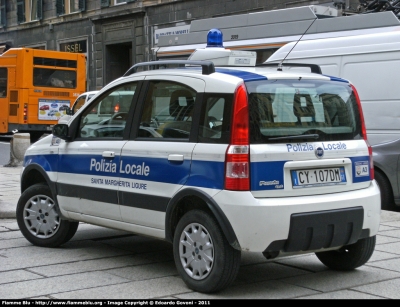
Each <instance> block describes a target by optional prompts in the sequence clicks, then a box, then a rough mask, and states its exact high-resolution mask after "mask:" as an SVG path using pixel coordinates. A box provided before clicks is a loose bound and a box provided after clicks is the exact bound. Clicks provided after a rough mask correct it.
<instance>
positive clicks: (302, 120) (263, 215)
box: [16, 30, 381, 293]
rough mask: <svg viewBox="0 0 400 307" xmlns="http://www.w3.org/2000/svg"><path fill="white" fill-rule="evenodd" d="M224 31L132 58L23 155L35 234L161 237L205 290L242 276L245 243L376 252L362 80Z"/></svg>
mask: <svg viewBox="0 0 400 307" xmlns="http://www.w3.org/2000/svg"><path fill="white" fill-rule="evenodd" d="M220 34H221V33H220V32H219V31H218V30H212V31H210V32H209V38H210V40H209V45H210V47H207V48H205V49H198V50H196V51H195V52H194V53H193V54H192V56H191V57H190V58H189V59H188V60H184V61H153V62H147V63H139V64H136V65H134V66H133V67H132V68H131V69H129V70H128V71H127V72H126V73H125V75H124V76H123V77H121V78H119V79H117V80H115V81H113V82H112V83H110V84H108V85H107V86H105V87H104V88H103V89H102V90H100V91H99V92H98V93H97V94H96V95H95V96H94V97H93V98H92V100H91V101H90V102H89V103H88V104H86V105H84V106H83V107H82V108H81V109H80V110H79V111H78V112H77V113H76V114H74V116H72V117H71V119H70V120H69V121H68V123H67V124H58V125H55V126H54V128H53V134H52V135H49V136H48V137H45V138H43V139H42V140H40V141H38V142H37V143H35V144H33V145H32V146H31V147H30V148H29V149H28V150H27V151H26V154H25V160H24V167H23V170H22V172H21V191H22V195H21V197H20V199H19V202H18V206H17V211H16V213H17V220H18V225H19V227H20V229H21V231H22V233H23V235H24V236H25V237H26V239H27V240H29V241H30V242H31V243H32V244H35V245H38V246H45V247H54V246H59V245H61V244H64V243H66V242H67V241H68V240H70V239H71V238H72V237H73V236H74V234H75V232H76V231H77V228H78V224H79V222H85V223H90V224H95V225H100V226H105V227H110V228H114V229H120V230H124V231H129V232H132V233H136V234H141V235H145V236H150V237H154V238H158V239H162V240H166V241H168V242H171V244H172V246H173V254H174V259H175V264H176V267H177V270H178V272H179V274H180V276H181V277H182V279H183V280H184V282H185V283H186V285H187V286H188V287H189V288H190V289H193V290H195V291H198V292H204V293H210V292H216V291H219V290H222V289H224V288H226V287H228V286H229V285H230V284H231V283H232V282H233V281H234V280H235V278H236V276H237V273H238V270H239V266H240V259H241V252H259V253H262V254H263V255H264V256H265V257H266V258H267V259H275V258H277V257H284V256H288V255H295V254H300V253H315V255H316V256H317V257H318V259H319V260H320V261H321V262H322V263H323V264H324V265H326V266H327V267H329V268H331V269H334V270H352V269H355V268H357V267H359V266H362V265H363V264H365V263H366V262H367V261H368V260H369V259H370V257H371V255H372V253H373V251H374V248H375V238H376V234H377V232H378V228H379V222H380V208H381V206H380V192H379V188H378V187H377V185H376V183H375V180H374V169H373V161H372V152H371V147H370V146H369V145H368V142H367V138H366V131H365V125H364V120H363V113H362V110H361V105H360V100H359V97H358V95H357V91H356V89H355V88H354V86H353V85H352V84H351V82H349V81H347V80H343V79H340V78H335V77H330V76H325V75H322V74H320V73H318V68H319V67H317V66H315V65H309V67H311V68H312V71H316V72H312V71H310V68H304V67H303V68H302V67H296V66H295V64H290V65H291V66H290V67H286V66H285V65H280V66H279V67H277V66H275V67H270V66H267V65H260V66H256V65H255V59H256V56H255V54H254V53H253V52H247V51H232V50H228V49H224V48H223V47H222V44H221V42H220V40H219V35H220ZM170 64H173V65H175V66H174V68H170ZM306 66H307V65H306ZM306 70H308V71H306ZM100 104H101V105H102V108H103V110H104V112H103V114H102V115H104V116H102V117H101V118H99V119H98V120H97V121H96V122H94V121H93V119H91V120H90V121H89V118H91V113H92V112H93V110H98V106H99V105H100Z"/></svg>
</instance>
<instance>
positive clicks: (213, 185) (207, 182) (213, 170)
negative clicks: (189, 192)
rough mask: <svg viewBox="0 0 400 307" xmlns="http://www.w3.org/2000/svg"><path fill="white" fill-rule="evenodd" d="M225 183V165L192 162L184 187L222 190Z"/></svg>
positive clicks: (220, 163) (222, 163)
mask: <svg viewBox="0 0 400 307" xmlns="http://www.w3.org/2000/svg"><path fill="white" fill-rule="evenodd" d="M224 181H225V163H224V162H213V161H199V160H193V161H192V166H191V172H190V177H189V180H188V182H187V183H186V185H188V186H193V187H202V188H210V189H218V190H222V189H223V188H224Z"/></svg>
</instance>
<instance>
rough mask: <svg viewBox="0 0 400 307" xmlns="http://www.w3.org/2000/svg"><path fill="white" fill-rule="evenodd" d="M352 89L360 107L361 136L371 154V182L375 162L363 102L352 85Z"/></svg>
mask: <svg viewBox="0 0 400 307" xmlns="http://www.w3.org/2000/svg"><path fill="white" fill-rule="evenodd" d="M351 88H352V89H353V93H354V96H355V97H356V101H357V105H358V110H359V111H360V121H361V134H362V137H363V139H364V140H365V143H367V146H368V154H369V177H370V179H371V180H373V179H374V178H375V172H374V160H373V158H372V147H371V145H370V144H369V142H368V138H367V128H366V127H365V121H364V113H363V111H362V107H361V100H360V96H358V92H357V90H356V88H355V87H354V86H353V85H351Z"/></svg>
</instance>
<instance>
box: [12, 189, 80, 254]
mask: <svg viewBox="0 0 400 307" xmlns="http://www.w3.org/2000/svg"><path fill="white" fill-rule="evenodd" d="M56 206H57V204H56V203H55V202H54V200H53V195H52V193H51V190H50V188H49V187H48V186H47V185H45V184H35V185H33V186H31V187H29V188H27V189H26V190H25V191H24V192H23V193H22V195H21V197H20V198H19V200H18V204H17V211H16V217H17V222H18V226H19V229H20V230H21V232H22V234H23V235H24V237H25V238H26V239H27V240H28V241H29V242H31V243H32V244H34V245H37V246H42V247H56V246H60V245H62V244H64V243H66V242H68V241H69V240H70V239H71V238H72V237H73V236H74V235H75V233H76V231H77V229H78V225H79V222H71V221H67V220H62V219H61V218H60V216H59V214H58V210H57V209H58V208H56Z"/></svg>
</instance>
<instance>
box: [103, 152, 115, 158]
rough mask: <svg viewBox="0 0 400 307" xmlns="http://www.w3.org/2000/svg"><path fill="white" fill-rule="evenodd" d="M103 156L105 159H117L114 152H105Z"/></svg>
mask: <svg viewBox="0 0 400 307" xmlns="http://www.w3.org/2000/svg"><path fill="white" fill-rule="evenodd" d="M102 156H103V157H104V158H114V157H115V152H113V151H103V154H102Z"/></svg>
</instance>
